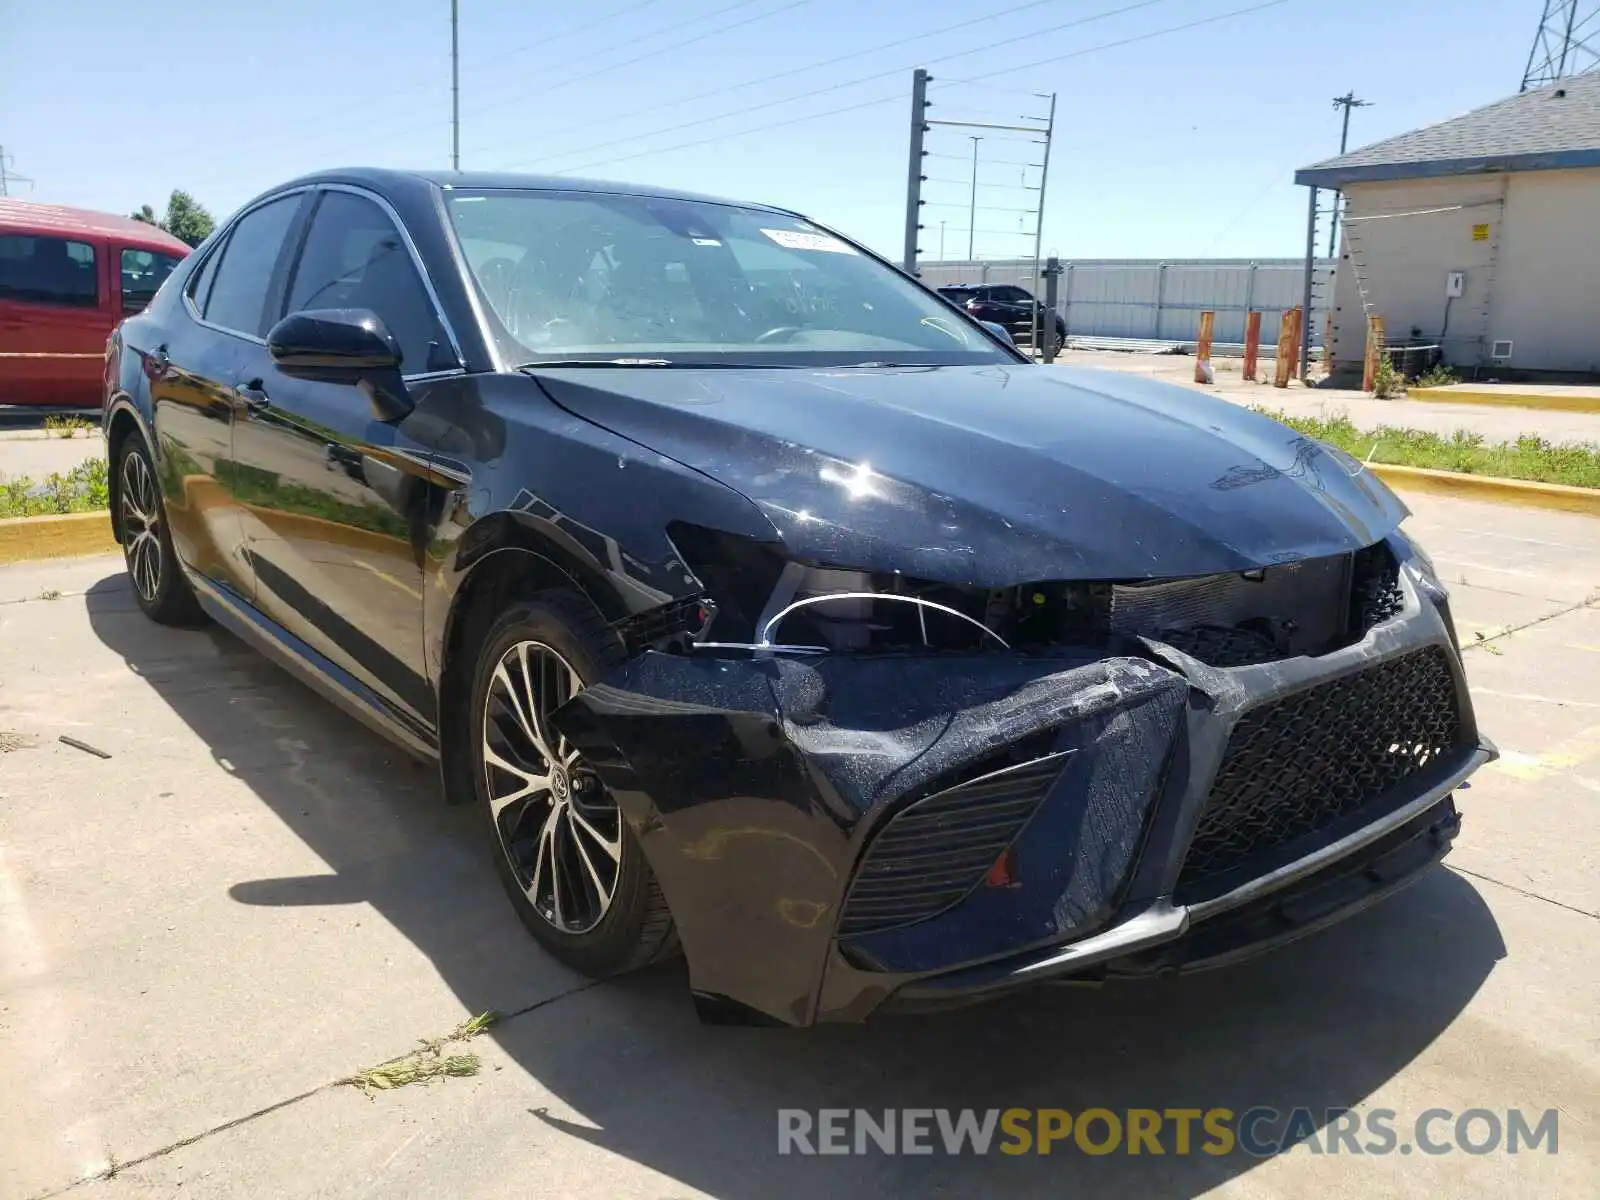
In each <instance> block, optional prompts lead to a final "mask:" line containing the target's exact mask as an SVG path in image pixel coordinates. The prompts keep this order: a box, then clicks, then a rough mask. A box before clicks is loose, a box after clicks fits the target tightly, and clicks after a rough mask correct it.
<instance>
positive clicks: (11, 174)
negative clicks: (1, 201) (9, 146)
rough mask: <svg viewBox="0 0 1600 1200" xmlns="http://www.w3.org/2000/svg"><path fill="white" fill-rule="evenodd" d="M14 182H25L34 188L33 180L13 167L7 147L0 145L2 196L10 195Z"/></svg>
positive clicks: (0, 193) (31, 188)
mask: <svg viewBox="0 0 1600 1200" xmlns="http://www.w3.org/2000/svg"><path fill="white" fill-rule="evenodd" d="M13 183H25V184H27V185H28V189H29V190H30V191H32V190H33V180H31V179H29V178H28V177H27V176H26V175H18V174H17V173H16V172H15V171H13V170H12V169H11V161H10V159H9V158H8V157H7V155H6V148H5V147H4V146H0V196H9V195H10V194H11V185H12V184H13Z"/></svg>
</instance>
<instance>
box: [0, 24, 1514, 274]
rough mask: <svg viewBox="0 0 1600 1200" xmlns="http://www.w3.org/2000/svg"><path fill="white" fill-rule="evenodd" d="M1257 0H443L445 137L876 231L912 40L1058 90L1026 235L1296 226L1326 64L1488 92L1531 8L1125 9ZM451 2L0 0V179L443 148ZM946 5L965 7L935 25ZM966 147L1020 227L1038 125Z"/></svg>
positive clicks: (123, 191)
mask: <svg viewBox="0 0 1600 1200" xmlns="http://www.w3.org/2000/svg"><path fill="white" fill-rule="evenodd" d="M1260 2H1261V0H1147V2H1146V3H1144V4H1142V5H1138V6H1137V7H1132V5H1133V4H1134V0H1047V2H1045V0H1041V2H1036V3H1034V4H1031V5H1026V6H1024V5H1023V3H1022V0H976V2H975V3H974V2H973V0H965V2H960V3H958V2H956V0H745V2H743V3H740V2H738V0H645V2H640V0H592V2H591V3H586V4H578V3H572V2H570V0H537V2H534V3H529V2H528V0H461V78H462V85H461V93H462V94H461V111H462V135H461V143H462V165H463V166H465V167H469V168H488V169H518V170H531V171H544V172H574V173H578V174H582V175H586V176H591V177H596V178H609V179H619V180H628V181H639V182H649V183H656V184H661V185H664V186H670V187H682V188H687V189H691V190H696V191H702V192H709V193H711V194H714V195H724V196H731V197H737V198H741V199H751V200H763V201H769V202H773V203H780V204H783V205H787V206H791V207H795V208H798V209H800V210H802V211H804V212H806V213H808V214H809V215H811V216H813V217H815V218H817V219H818V220H821V221H824V222H827V223H829V224H832V225H835V226H837V227H839V228H841V229H843V230H845V231H846V232H848V233H850V234H852V235H854V236H857V237H859V238H862V239H864V240H865V241H866V242H867V243H868V244H870V245H872V246H874V247H876V248H878V249H880V250H883V251H886V252H888V253H890V254H892V255H894V256H895V257H898V251H899V246H900V240H901V233H900V229H901V222H902V220H903V212H904V208H903V205H904V188H905V169H906V126H907V121H908V112H909V108H908V104H909V89H910V72H911V68H913V67H915V66H919V65H925V66H927V67H928V69H929V70H930V71H931V72H932V73H933V75H934V76H935V83H934V84H933V86H932V89H931V92H930V95H931V98H932V99H933V100H934V101H935V105H936V106H935V108H934V109H932V110H931V113H930V115H932V116H935V117H943V118H946V119H958V120H959V119H968V120H980V121H1000V122H1003V123H1009V122H1014V121H1016V119H1017V117H1018V116H1019V115H1021V114H1023V113H1028V112H1033V113H1042V112H1043V111H1044V110H1043V103H1044V102H1043V101H1040V100H1038V99H1035V98H1033V97H1032V96H1030V95H1028V94H1026V93H1028V92H1033V91H1038V92H1049V91H1055V92H1056V93H1058V95H1059V101H1058V108H1057V137H1056V145H1055V150H1054V153H1053V155H1052V159H1051V176H1050V181H1049V190H1048V202H1047V204H1046V211H1045V234H1044V242H1045V251H1046V253H1049V252H1051V251H1052V250H1053V251H1055V252H1057V253H1059V254H1061V255H1063V256H1071V257H1078V258H1087V257H1113V256H1128V257H1184V256H1203V255H1242V256H1260V257H1267V256H1277V255H1294V254H1298V253H1301V252H1302V251H1303V247H1304V236H1305V234H1304V228H1305V191H1304V189H1302V188H1298V187H1296V186H1294V184H1293V182H1292V174H1293V171H1294V168H1295V167H1297V166H1304V165H1306V164H1308V163H1310V162H1313V161H1316V160H1317V159H1320V158H1323V157H1325V156H1327V155H1329V154H1331V153H1333V152H1334V151H1336V150H1337V148H1338V114H1336V113H1335V112H1334V110H1333V109H1332V107H1331V106H1330V100H1331V98H1332V97H1333V96H1335V95H1337V94H1338V93H1341V92H1343V91H1345V90H1346V89H1349V88H1354V89H1355V90H1356V92H1357V94H1358V95H1359V96H1361V97H1363V98H1365V99H1368V100H1371V101H1373V102H1374V107H1372V108H1366V109H1360V110H1358V111H1357V112H1356V113H1355V116H1354V121H1353V124H1352V135H1351V145H1352V147H1354V146H1359V145H1362V144H1364V143H1366V142H1370V141H1374V140H1377V139H1378V138H1380V137H1384V136H1387V135H1389V134H1393V133H1398V132H1401V131H1404V130H1406V129H1410V128H1414V127H1416V126H1418V125H1423V124H1427V123H1430V122H1433V121H1436V120H1440V119H1443V118H1445V117H1449V116H1453V115H1456V114H1457V113H1460V112H1464V111H1466V110H1467V109H1469V108H1473V107H1476V106H1478V105H1480V104H1483V103H1486V102H1488V101H1491V100H1494V99H1497V98H1499V97H1501V96H1504V95H1507V94H1509V93H1511V92H1514V91H1515V90H1516V88H1517V85H1518V83H1519V81H1520V78H1521V72H1522V67H1523V64H1524V60H1525V58H1526V55H1527V50H1528V45H1529V44H1530V43H1531V41H1532V37H1533V33H1534V28H1535V25H1536V22H1537V18H1538V15H1539V10H1540V0H1402V2H1401V3H1394V2H1393V0H1342V2H1340V3H1328V2H1327V0H1280V2H1279V3H1276V4H1275V5H1273V6H1271V7H1266V8H1263V9H1262V10H1260V11H1257V12H1254V13H1250V14H1247V15H1243V16H1236V17H1230V18H1227V19H1223V20H1218V21H1216V22H1215V23H1212V24H1207V25H1203V26H1200V27H1197V28H1193V29H1190V30H1188V31H1186V32H1177V33H1172V34H1168V35H1164V36H1156V37H1144V35H1149V34H1152V33H1155V32H1156V31H1159V30H1164V29H1170V28H1172V27H1174V26H1178V25H1183V24H1186V23H1189V22H1194V21H1199V20H1203V19H1205V18H1209V17H1216V16H1220V15H1222V14H1226V13H1229V12H1232V11H1234V10H1237V9H1241V8H1245V7H1247V6H1250V5H1252V4H1253V3H1260ZM1128 8H1131V11H1124V12H1121V13H1120V14H1119V15H1111V16H1105V17H1103V18H1100V19H1092V20H1086V18H1093V17H1096V16H1097V15H1098V14H1103V13H1107V12H1110V11H1112V10H1116V9H1128ZM1013 10H1016V11H1013ZM449 13H450V6H449V0H273V2H271V3H251V4H244V3H219V2H218V0H142V2H140V3H127V2H124V0H117V2H115V3H113V2H111V0H67V2H55V3H48V2H46V3H41V2H39V0H0V48H3V50H4V55H5V66H4V69H3V74H0V145H4V147H5V149H6V152H7V153H8V154H9V155H10V156H11V157H12V159H13V160H14V167H15V169H16V170H17V171H20V172H22V173H24V174H26V175H29V176H31V177H32V178H33V179H34V180H35V181H36V182H35V185H34V189H33V191H32V192H31V193H30V192H28V191H27V190H26V188H22V189H19V190H17V191H16V192H15V193H14V194H16V195H20V196H21V197H23V198H33V199H37V200H46V201H54V202H59V203H68V204H77V205H82V206H85V207H91V208H99V209H107V210H111V211H119V212H126V211H128V210H130V209H132V208H135V207H137V206H138V205H140V204H143V203H149V204H152V205H154V206H156V207H157V208H158V209H160V208H161V207H162V206H163V205H164V204H165V200H166V196H167V194H168V193H169V192H170V191H171V189H172V188H173V187H183V188H186V189H188V190H189V191H191V192H193V193H194V194H195V195H196V197H197V198H198V199H199V200H200V201H201V202H202V203H204V204H205V205H207V207H209V208H210V209H211V210H212V212H213V213H214V214H215V215H217V216H218V217H219V218H220V217H222V216H224V215H225V214H226V213H228V212H231V211H232V210H233V209H234V208H236V207H237V206H238V205H240V204H241V203H243V202H244V201H245V200H247V199H249V198H250V197H251V196H252V195H254V194H255V193H256V192H258V191H260V190H262V189H263V188H265V187H268V186H270V185H271V184H273V183H276V182H279V181H281V180H283V179H286V178H289V177H292V176H294V175H298V174H300V173H302V172H305V171H308V170H314V169H318V168H322V167H329V166H339V165H349V164H378V165H391V166H415V165H424V166H435V167H441V166H448V164H449V153H450V127H449V114H450V73H449V46H450V43H449V35H450V16H449ZM1074 21H1078V22H1083V23H1081V24H1077V25H1076V26H1075V27H1070V28H1059V27H1061V26H1066V25H1067V24H1068V23H1069V22H1074ZM959 22H974V23H971V24H968V25H966V26H965V27H964V28H960V29H953V30H950V31H948V32H941V33H935V32H933V31H936V30H941V29H945V28H946V27H949V26H952V25H955V24H957V23H959ZM1051 30H1053V31H1051ZM1047 31H1048V32H1047ZM922 34H927V35H928V36H925V37H920V38H919V39H918V40H916V41H911V42H909V43H908V44H904V45H898V46H894V47H887V46H886V44H887V43H891V42H896V41H900V40H902V39H909V38H916V37H918V35H922ZM1134 38H1143V40H1138V41H1132V42H1130V43H1128V44H1125V45H1121V46H1109V47H1108V45H1107V44H1108V43H1114V42H1121V41H1125V40H1127V39H1134ZM1008 39H1017V40H1015V41H1012V42H1011V44H1009V45H1004V46H998V47H996V48H994V49H989V50H979V49H978V48H979V47H983V46H987V45H990V44H992V43H996V42H1001V41H1003V40H1008ZM875 47H885V48H881V49H876V48H875ZM973 51H976V52H973ZM844 55H852V56H853V57H850V58H849V59H848V60H847V61H843V62H836V63H833V64H832V65H819V64H823V63H824V62H825V61H826V60H830V59H835V58H839V57H841V56H844ZM953 56H954V57H953ZM1069 56H1070V57H1069ZM1044 59H1055V60H1056V61H1053V62H1044V63H1039V60H1044ZM632 60H636V61H632ZM1032 63H1039V65H1033V66H1029V65H1027V64H1032ZM868 76H879V77H878V78H873V79H866V78H864V77H868ZM964 80H972V81H973V82H958V81H964ZM858 81H859V82H858ZM735 85H743V86H735ZM823 88H832V89H834V90H831V91H827V92H826V93H824V94H819V95H813V96H809V97H805V98H796V97H801V96H802V95H803V94H804V93H808V92H815V91H819V90H820V89H823ZM997 88H1005V89H1017V90H1016V91H1011V90H1005V91H1002V90H996V89H997ZM711 92H716V93H717V94H715V95H706V94H705V93H711ZM697 97H699V98H697ZM775 101H778V103H774V102H775ZM844 108H849V109H850V111H844V112H833V113H832V115H819V114H826V113H829V112H830V111H831V110H835V109H844ZM813 117H814V118H815V119H811V118H813ZM780 123H781V124H780ZM679 126H682V128H677V127H679ZM763 126H772V127H771V128H760V127H763ZM967 132H968V131H965V130H960V129H950V130H936V131H935V132H934V134H933V135H932V136H931V137H930V140H929V144H928V148H929V149H930V150H932V151H934V152H935V153H936V154H937V155H942V156H948V157H933V158H930V159H929V160H928V168H927V173H928V174H929V175H930V176H934V177H935V178H936V179H937V180H940V181H947V182H934V183H930V184H929V185H928V191H927V193H926V198H927V199H928V200H929V201H930V206H929V208H928V209H927V210H926V212H927V215H926V217H925V221H926V222H927V224H928V225H929V228H928V229H927V230H926V231H925V233H924V235H923V241H922V245H923V249H924V253H925V254H926V255H927V256H928V257H936V256H937V254H938V247H939V237H940V234H939V228H938V223H939V221H940V220H943V221H945V222H946V228H945V233H944V236H945V241H946V251H947V254H948V255H949V256H950V257H956V256H957V255H959V254H961V253H962V252H964V250H965V248H966V229H967V224H968V219H967V207H966V204H967V195H968V189H967V183H966V181H967V179H968V177H969V172H970V170H971V166H970V155H971V150H972V143H971V142H970V141H969V140H967V136H966V134H967ZM686 143H696V144H692V145H691V144H686ZM979 152H980V167H979V176H978V177H979V181H980V183H982V184H985V185H986V186H984V187H983V188H981V189H980V199H979V203H980V204H983V205H988V206H992V207H990V208H989V209H988V210H986V211H980V213H979V215H978V221H977V225H978V227H979V229H980V230H985V231H988V230H993V231H995V232H979V233H978V234H977V237H976V243H977V252H978V254H979V255H980V256H986V257H988V256H1004V255H1010V254H1017V253H1021V252H1023V251H1024V250H1025V249H1028V248H1029V247H1030V242H1029V241H1028V239H1026V238H1022V237H1017V236H1014V235H1011V234H1009V233H1008V232H1007V231H1009V230H1014V229H1015V228H1017V225H1018V215H1017V214H1015V213H1011V212H1006V211H1002V210H1004V209H1007V208H1017V207H1026V206H1027V205H1028V204H1029V202H1030V201H1029V199H1028V197H1029V196H1030V195H1032V194H1033V193H1027V192H1023V191H1021V190H1020V189H1018V188H1015V187H1008V186H1007V185H1009V184H1013V183H1019V182H1021V180H1022V178H1023V169H1022V168H1020V167H1015V166H1009V165H1002V163H1001V161H1000V160H1002V159H1004V160H1010V161H1015V162H1022V161H1024V160H1025V159H1026V157H1027V155H1028V154H1029V153H1036V152H1037V147H1031V146H1026V145H1021V144H1016V143H1002V142H1001V141H999V140H996V139H995V138H993V137H991V138H990V139H989V140H986V141H984V142H983V143H982V144H981V145H980V147H979ZM991 184H992V185H994V186H987V185H991Z"/></svg>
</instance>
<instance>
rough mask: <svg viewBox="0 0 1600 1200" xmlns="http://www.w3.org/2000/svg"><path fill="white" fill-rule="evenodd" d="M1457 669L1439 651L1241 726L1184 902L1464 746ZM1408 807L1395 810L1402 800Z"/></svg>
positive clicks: (1269, 860)
mask: <svg viewBox="0 0 1600 1200" xmlns="http://www.w3.org/2000/svg"><path fill="white" fill-rule="evenodd" d="M1460 724H1461V717H1460V711H1459V709H1458V707H1457V704H1456V682H1455V675H1454V673H1453V672H1452V671H1451V669H1450V660H1449V657H1448V656H1447V655H1446V653H1445V651H1444V650H1443V649H1442V648H1440V647H1438V646H1429V647H1427V648H1426V649H1422V650H1415V651H1412V652H1411V653H1410V654H1406V655H1403V656H1402V657H1400V658H1396V659H1392V660H1390V661H1389V662H1386V663H1382V664H1380V665H1378V666H1376V667H1371V668H1369V669H1367V670H1365V671H1358V672H1355V673H1354V674H1351V675H1345V676H1342V677H1341V678H1339V679H1335V680H1332V681H1331V682H1329V683H1325V684H1322V685H1321V686H1320V687H1314V688H1311V689H1309V690H1307V691H1304V692H1297V693H1295V694H1294V695H1292V696H1287V697H1285V698H1284V699H1282V700H1276V701H1272V702H1270V703H1268V704H1263V705H1261V706H1260V707H1259V708H1253V709H1251V710H1249V711H1248V712H1246V713H1245V714H1244V716H1243V717H1241V718H1240V719H1239V723H1238V725H1236V726H1235V727H1234V731H1233V736H1232V737H1231V738H1230V739H1229V742H1228V749H1227V752H1226V753H1225V754H1224V755H1223V759H1222V766H1221V767H1220V768H1219V769H1218V771H1217V776H1216V779H1215V780H1213V781H1212V784H1211V791H1210V793H1209V794H1208V795H1207V797H1206V803H1205V808H1204V810H1203V811H1202V812H1201V814H1200V822H1199V824H1198V826H1196V828H1195V831H1194V837H1193V839H1192V840H1191V841H1190V843H1189V853H1188V857H1187V858H1186V859H1185V860H1184V864H1183V872H1182V874H1181V875H1180V876H1179V879H1178V894H1179V898H1180V899H1194V898H1195V896H1194V893H1195V890H1196V889H1197V888H1200V890H1202V891H1204V890H1207V889H1205V888H1204V887H1203V886H1202V885H1204V884H1205V883H1206V882H1207V881H1209V880H1213V879H1215V878H1216V877H1218V876H1221V875H1225V874H1227V873H1229V872H1231V871H1234V870H1236V869H1238V868H1241V867H1245V866H1250V867H1251V868H1252V869H1253V870H1257V869H1258V870H1261V871H1266V870H1272V869H1273V868H1274V867H1275V866H1277V865H1280V864H1278V863H1277V862H1275V861H1273V855H1274V852H1275V851H1278V850H1280V849H1281V848H1282V847H1283V846H1284V845H1285V844H1286V843H1289V842H1292V841H1294V840H1295V839H1297V838H1300V837H1302V836H1303V835H1306V834H1310V833H1315V832H1316V831H1318V830H1320V829H1323V828H1325V827H1327V826H1328V825H1330V824H1332V823H1333V822H1335V821H1337V820H1338V819H1339V818H1340V817H1343V816H1346V815H1348V814H1350V813H1353V812H1355V811H1356V810H1357V809H1360V808H1362V807H1363V806H1364V805H1366V804H1368V803H1369V802H1371V801H1373V800H1376V799H1378V798H1379V797H1380V796H1383V795H1384V794H1385V793H1386V792H1389V791H1390V790H1391V789H1393V788H1395V787H1396V786H1397V785H1399V784H1401V783H1403V782H1405V780H1406V779H1407V778H1408V777H1410V776H1411V775H1413V774H1415V773H1416V772H1418V771H1420V770H1422V769H1423V767H1425V766H1427V765H1428V764H1430V763H1432V762H1433V761H1434V760H1435V759H1437V758H1438V757H1439V756H1440V755H1441V754H1443V753H1445V752H1446V751H1448V750H1449V749H1451V748H1452V747H1453V746H1455V745H1456V744H1457V742H1458V741H1459V740H1460ZM1403 799H1404V797H1403V795H1402V796H1401V797H1399V798H1397V800H1396V803H1397V804H1398V803H1400V801H1401V800H1403Z"/></svg>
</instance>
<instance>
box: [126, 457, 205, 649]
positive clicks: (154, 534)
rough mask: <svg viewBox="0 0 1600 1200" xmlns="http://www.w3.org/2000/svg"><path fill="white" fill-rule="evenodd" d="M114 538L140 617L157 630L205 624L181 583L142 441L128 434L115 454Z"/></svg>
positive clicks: (184, 581) (185, 584) (183, 581)
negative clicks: (157, 626) (154, 624)
mask: <svg viewBox="0 0 1600 1200" xmlns="http://www.w3.org/2000/svg"><path fill="white" fill-rule="evenodd" d="M116 472H117V533H118V535H119V537H120V538H121V541H122V558H123V561H124V562H125V563H126V564H127V567H128V578H129V579H130V580H131V581H132V582H133V595H134V598H135V599H136V600H137V601H138V602H139V607H140V608H141V609H142V610H143V611H144V614H145V616H147V617H149V618H150V619H151V620H152V621H158V622H160V623H161V624H162V625H193V624H196V623H198V622H199V621H201V620H203V619H204V614H203V613H202V612H201V609H200V603H199V601H197V600H196V599H195V597H194V593H193V592H192V591H190V589H189V581H188V580H187V579H185V578H184V577H183V568H182V567H181V566H180V565H179V563H178V555H177V552H176V551H174V550H173V548H172V535H171V533H170V532H169V531H168V529H167V513H166V507H165V505H163V504H162V501H161V489H160V488H159V487H158V486H157V484H156V471H155V466H154V464H153V463H151V461H150V451H149V449H148V448H147V447H146V446H145V444H144V439H143V438H141V437H140V436H139V435H137V434H131V435H130V436H128V437H126V438H124V439H123V441H122V444H121V445H120V446H119V447H118V448H117V462H116Z"/></svg>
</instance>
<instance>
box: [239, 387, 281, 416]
mask: <svg viewBox="0 0 1600 1200" xmlns="http://www.w3.org/2000/svg"><path fill="white" fill-rule="evenodd" d="M233 390H234V391H235V392H236V393H237V394H238V397H239V400H240V402H241V404H242V407H243V408H244V410H245V412H246V413H258V412H261V411H262V410H263V409H268V408H271V407H272V397H270V396H268V395H267V393H266V391H265V390H264V389H263V388H262V386H261V380H259V379H252V380H251V381H250V382H249V383H241V384H240V385H239V386H238V387H236V388H234V389H233Z"/></svg>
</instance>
